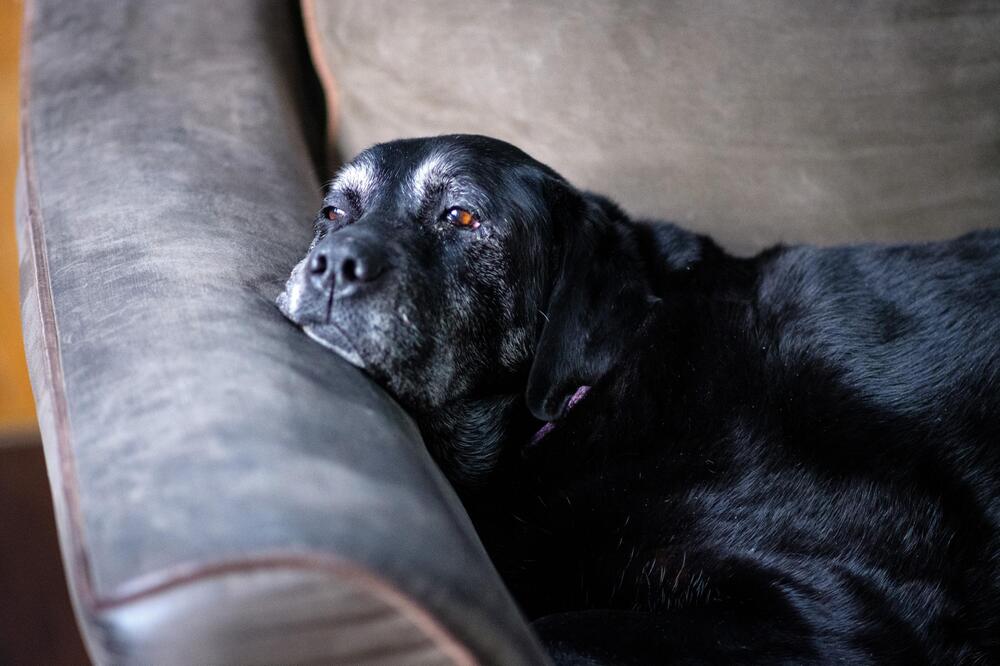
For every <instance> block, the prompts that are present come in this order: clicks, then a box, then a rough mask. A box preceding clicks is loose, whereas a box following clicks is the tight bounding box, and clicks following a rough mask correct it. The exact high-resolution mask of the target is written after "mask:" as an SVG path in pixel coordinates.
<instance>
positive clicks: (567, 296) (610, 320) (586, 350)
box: [525, 185, 656, 421]
mask: <svg viewBox="0 0 1000 666" xmlns="http://www.w3.org/2000/svg"><path fill="white" fill-rule="evenodd" d="M563 187H564V188H566V189H565V190H564V191H563V192H562V193H561V194H560V196H559V197H558V201H557V202H556V203H555V204H554V205H553V206H550V209H554V210H552V214H551V217H552V223H553V226H554V228H553V232H554V242H555V243H556V246H557V250H556V252H557V255H556V256H555V260H556V262H557V264H556V270H555V272H554V274H553V278H552V279H551V288H550V291H549V295H548V302H547V306H546V308H545V312H544V313H543V315H544V323H543V327H542V332H541V335H540V336H539V339H538V342H537V344H536V347H535V357H534V360H533V361H532V365H531V370H530V372H529V374H528V388H527V392H526V394H525V400H526V403H527V406H528V409H529V410H530V411H531V413H532V414H533V415H534V416H535V418H538V419H541V420H543V421H554V420H556V419H558V418H559V417H561V416H562V415H563V413H564V412H565V411H566V408H567V403H568V402H569V399H570V397H571V396H572V395H573V394H574V393H575V392H576V390H577V389H578V388H579V387H580V386H590V385H593V384H594V383H596V382H597V381H598V380H599V379H600V378H601V377H602V376H604V375H605V374H606V373H607V372H608V371H609V370H610V369H611V368H612V367H614V365H615V364H616V363H617V361H618V359H619V358H620V357H621V356H622V354H624V353H627V351H628V349H629V347H630V344H631V342H632V341H633V339H634V338H635V335H636V333H637V332H638V331H639V330H640V328H641V325H642V323H643V321H644V320H645V318H646V316H647V315H648V314H649V312H650V308H651V307H652V305H653V304H654V303H655V302H656V298H655V297H654V295H653V293H652V291H651V289H650V288H649V285H648V280H647V277H646V273H645V269H644V266H643V262H642V260H641V257H640V254H639V251H638V247H637V245H636V239H635V234H634V232H633V230H632V223H631V222H630V221H629V220H628V218H627V217H626V216H625V214H624V213H622V212H621V211H620V210H619V209H618V208H617V206H615V205H614V204H613V203H611V202H610V201H608V200H607V199H604V198H602V197H598V196H596V195H592V194H587V193H578V192H576V191H570V190H569V187H568V186H566V185H563Z"/></svg>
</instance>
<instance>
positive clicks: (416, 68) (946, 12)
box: [307, 0, 1000, 251]
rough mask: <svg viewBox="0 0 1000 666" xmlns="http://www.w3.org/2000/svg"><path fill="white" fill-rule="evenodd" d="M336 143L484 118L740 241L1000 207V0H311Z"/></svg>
mask: <svg viewBox="0 0 1000 666" xmlns="http://www.w3.org/2000/svg"><path fill="white" fill-rule="evenodd" d="M307 7H311V8H312V9H313V11H312V12H311V14H312V15H313V16H314V17H315V23H314V25H315V26H316V28H317V30H316V31H314V33H313V34H319V35H320V36H321V39H320V43H319V45H318V47H319V48H314V52H319V53H321V54H323V60H325V62H326V64H327V66H328V67H329V69H330V71H331V73H332V74H333V76H334V78H335V80H336V88H335V93H336V94H335V95H334V99H335V100H336V109H335V111H336V113H337V117H336V122H337V123H338V126H339V132H338V134H337V137H336V138H337V143H336V148H338V149H339V152H340V153H341V154H342V155H344V156H350V155H353V154H354V153H356V152H357V151H358V150H359V149H361V148H363V147H365V146H367V145H368V144H371V143H374V142H378V141H384V140H387V139H394V138H398V137H402V136H414V135H431V134H441V133H451V132H473V133H481V134H489V135H493V136H496V137H498V138H501V139H505V140H507V141H510V142H512V143H514V144H516V145H518V146H520V147H522V148H524V149H525V150H527V151H528V152H529V153H530V154H532V155H533V156H535V157H537V158H539V159H541V160H542V161H543V162H546V163H548V164H549V165H551V166H552V167H554V168H555V169H556V170H558V171H560V172H562V173H563V175H565V176H566V177H567V178H569V179H570V180H571V181H572V182H573V183H574V184H576V185H578V186H581V187H585V188H589V189H593V190H595V191H597V192H601V193H604V194H609V195H611V196H612V197H613V198H615V199H616V200H618V201H619V203H621V204H622V205H623V206H624V207H625V208H626V209H627V210H628V211H629V212H630V213H633V214H635V215H638V216H651V217H655V218H667V219H672V220H674V221H677V222H679V223H681V224H682V225H684V226H686V227H688V228H691V229H693V230H696V231H700V232H707V233H710V234H712V235H713V236H714V237H716V238H717V239H718V240H720V241H722V242H723V243H724V244H725V245H727V246H728V247H730V248H731V249H734V250H737V251H750V250H756V249H759V248H761V247H764V246H766V245H769V244H772V243H775V242H778V241H784V242H801V241H805V242H812V243H820V244H829V243H835V242H854V241H862V240H872V241H890V240H923V239H931V238H944V237H949V236H952V235H957V234H958V233H960V232H962V231H965V230H968V229H974V228H980V227H987V226H995V225H998V224H1000V217H998V215H997V210H998V209H1000V39H998V38H997V35H1000V3H997V2H961V3H941V2H930V1H918V2H912V1H911V0H889V1H883V0H867V1H864V2H807V3H803V2H799V1H798V0H778V1H777V2H741V1H739V0H732V1H729V2H701V1H700V0H669V1H662V0H613V1H610V2H609V1H606V0H556V1H552V2H532V0H499V1H497V0H472V1H470V0H433V1H429V2H419V3H398V2H393V1H392V0H314V1H309V2H307Z"/></svg>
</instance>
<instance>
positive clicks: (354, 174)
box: [330, 162, 378, 202]
mask: <svg viewBox="0 0 1000 666" xmlns="http://www.w3.org/2000/svg"><path fill="white" fill-rule="evenodd" d="M330 187H331V188H332V189H340V190H353V191H354V192H356V193H357V194H358V196H359V197H360V198H361V201H362V202H369V201H371V199H372V195H373V194H374V193H375V189H376V188H377V187H378V173H376V171H375V168H374V167H373V166H372V165H371V164H369V163H368V162H353V163H351V164H348V165H346V166H344V167H343V168H342V169H341V170H340V172H339V173H338V174H337V177H336V178H334V179H333V182H332V183H331V185H330Z"/></svg>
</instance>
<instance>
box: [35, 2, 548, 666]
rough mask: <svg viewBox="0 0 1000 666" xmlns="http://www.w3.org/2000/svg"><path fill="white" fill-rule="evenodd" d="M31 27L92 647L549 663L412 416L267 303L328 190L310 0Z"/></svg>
mask: <svg viewBox="0 0 1000 666" xmlns="http://www.w3.org/2000/svg"><path fill="white" fill-rule="evenodd" d="M24 44H25V47H24V48H25V51H24V70H23V73H24V80H23V100H22V119H23V120H22V122H23V136H22V169H21V176H20V179H19V189H18V193H19V196H18V229H19V243H20V248H21V257H22V265H21V272H22V318H23V322H24V332H25V340H26V348H27V354H28V359H29V366H30V370H31V377H32V384H33V388H34V391H35V396H36V401H37V406H38V414H39V419H40V425H41V429H42V434H43V439H44V442H45V450H46V459H47V464H48V468H49V475H50V479H51V483H52V490H53V495H54V499H55V506H56V513H57V522H58V525H59V529H60V539H61V545H62V548H63V556H64V561H65V564H66V569H67V572H68V578H69V581H70V585H71V593H72V597H73V599H74V603H75V606H76V611H77V615H78V619H79V620H80V623H81V626H82V628H83V630H84V634H85V637H86V641H87V644H88V648H89V650H90V651H91V655H92V656H93V657H94V659H95V660H96V661H98V662H100V663H158V664H164V663H205V662H212V663H241V664H248V663H275V662H281V663H298V662H327V663H329V662H345V663H379V664H385V663H407V664H410V663H475V662H481V663H503V664H516V663H539V662H544V657H543V656H542V653H541V652H540V651H539V648H538V647H537V643H536V641H535V639H534V637H533V636H532V634H531V632H530V630H529V629H528V627H527V625H526V624H525V623H524V621H523V619H522V617H521V615H520V613H519V612H518V610H517V609H516V607H515V606H514V604H513V602H512V601H511V599H510V597H509V595H508V594H507V592H506V590H505V589H504V587H503V586H502V584H501V582H500V580H499V578H498V576H497V575H496V572H495V570H494V569H493V568H492V565H491V564H490V562H489V560H488V558H487V556H486V554H485V552H484V551H483V549H482V546H481V545H480V543H479V541H478V539H477V538H476V536H475V534H474V532H473V530H472V528H471V525H470V523H469V521H468V519H467V517H466V515H465V513H464V512H463V510H462V508H461V505H460V503H459V502H458V500H457V498H456V497H455V495H454V494H453V492H452V491H451V489H450V487H449V486H448V485H447V483H446V482H445V481H444V479H443V477H442V476H441V475H440V473H439V472H438V471H437V469H436V467H435V466H434V465H433V463H432V462H431V460H430V458H429V457H428V455H427V453H426V451H425V449H424V447H423V444H422V442H421V440H420V436H419V433H418V431H417V429H416V428H415V426H414V424H413V423H412V421H411V420H410V419H409V418H408V417H407V415H406V414H405V413H403V412H402V411H401V410H400V409H399V408H398V407H397V406H396V405H395V403H393V402H392V400H391V399H389V398H388V397H387V396H386V395H385V394H384V393H383V392H382V391H381V390H380V389H378V388H377V387H376V386H375V385H373V384H372V383H371V382H369V381H368V380H367V379H366V378H365V377H364V376H363V375H362V374H360V373H359V372H358V371H356V370H355V369H353V368H351V367H350V366H348V365H347V364H346V363H344V362H342V361H340V360H339V359H338V358H336V357H334V355H332V354H330V353H328V352H326V351H325V350H323V349H322V348H320V347H319V346H318V345H316V344H314V343H312V342H310V341H309V340H307V338H306V337H305V336H304V335H303V334H302V333H301V332H300V331H299V330H298V329H296V328H294V327H293V326H291V325H290V324H288V323H287V322H286V321H285V320H284V319H283V318H282V317H281V316H280V315H279V313H278V312H277V310H276V309H275V307H274V306H273V304H272V303H273V299H274V296H275V295H276V294H277V293H278V291H279V289H280V287H281V284H282V282H283V280H284V278H285V276H286V275H287V273H288V272H289V270H290V269H291V267H292V266H293V265H294V263H295V262H296V261H297V259H298V258H299V256H300V255H301V254H302V253H303V252H304V251H305V249H306V247H307V245H308V243H309V239H310V237H311V225H312V221H311V219H312V214H313V211H314V209H315V208H316V207H317V206H318V204H319V200H320V194H321V190H320V186H319V180H318V178H317V174H316V172H315V168H314V162H313V159H312V157H311V155H310V150H311V149H312V148H314V146H313V142H315V141H319V139H318V138H316V137H311V138H310V137H307V136H306V130H305V128H306V127H307V126H308V124H309V123H308V121H307V117H308V116H309V113H310V109H308V108H307V103H306V102H305V97H304V94H303V80H304V76H305V74H304V73H303V71H302V69H303V68H302V62H303V61H302V49H303V46H302V40H301V37H300V26H299V24H298V18H297V13H296V10H295V8H294V7H293V6H291V5H290V4H288V3H275V2H269V1H267V0H258V1H253V2H240V1H236V0H225V1H222V2H213V3H189V4H188V3H172V2H171V3H162V2H153V1H151V0H144V1H142V2H130V3H110V2H105V1H104V0H84V1H75V2H64V1H62V0H42V1H38V2H35V3H33V4H32V5H31V6H30V7H29V10H28V18H27V23H26V34H25V40H24ZM317 113H320V111H317Z"/></svg>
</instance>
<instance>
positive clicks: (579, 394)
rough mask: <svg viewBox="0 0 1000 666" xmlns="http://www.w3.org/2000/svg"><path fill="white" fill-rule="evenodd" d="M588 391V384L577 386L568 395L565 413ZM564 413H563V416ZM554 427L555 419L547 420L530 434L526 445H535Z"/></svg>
mask: <svg viewBox="0 0 1000 666" xmlns="http://www.w3.org/2000/svg"><path fill="white" fill-rule="evenodd" d="M589 391H590V387H589V386H581V387H580V388H578V389H577V390H576V393H574V394H573V395H572V396H571V397H570V399H569V403H568V404H567V405H566V414H569V412H570V410H571V409H573V405H575V404H576V403H578V402H580V401H581V400H583V396H585V395H587V393H588V392H589ZM566 414H563V417H564V418H565V416H566ZM555 427H556V422H555V421H549V422H548V423H546V424H545V425H543V426H542V427H541V428H539V429H538V432H536V433H535V434H534V435H532V436H531V441H530V442H528V446H535V445H536V444H538V443H539V442H540V441H542V439H543V438H544V437H545V436H546V435H547V434H549V433H550V432H552V430H553V429H555Z"/></svg>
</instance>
